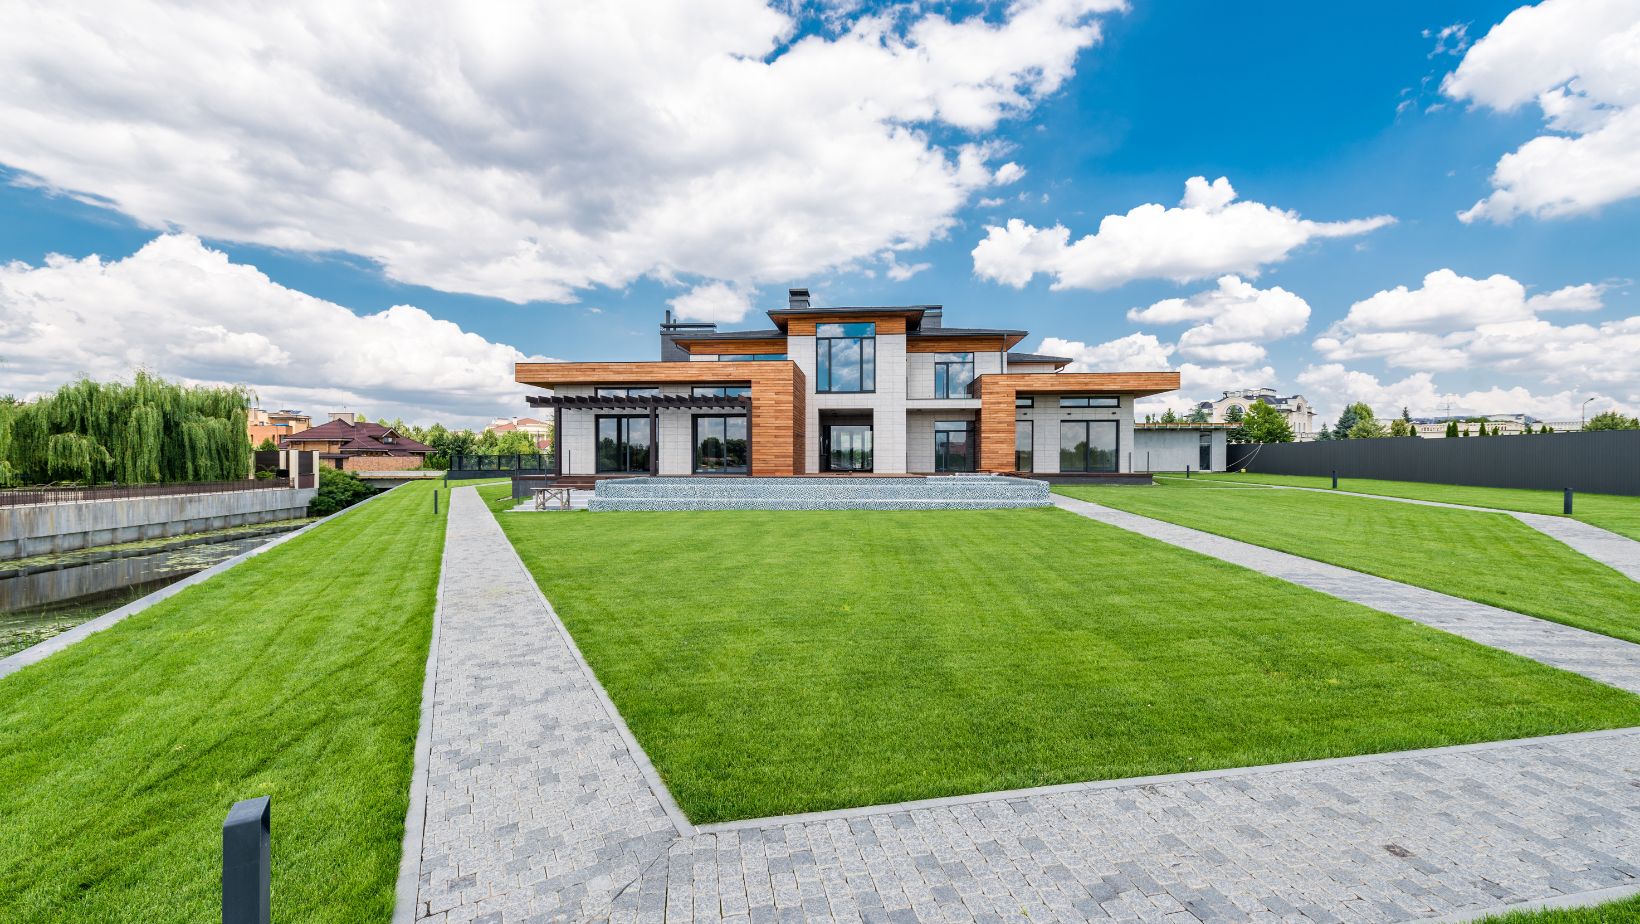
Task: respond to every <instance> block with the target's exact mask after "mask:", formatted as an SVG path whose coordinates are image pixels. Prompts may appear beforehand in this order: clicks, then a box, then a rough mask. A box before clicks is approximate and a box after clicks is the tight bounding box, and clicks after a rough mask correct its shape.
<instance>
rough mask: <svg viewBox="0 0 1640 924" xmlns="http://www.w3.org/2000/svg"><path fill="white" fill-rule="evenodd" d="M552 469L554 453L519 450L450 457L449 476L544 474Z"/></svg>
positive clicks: (479, 476)
mask: <svg viewBox="0 0 1640 924" xmlns="http://www.w3.org/2000/svg"><path fill="white" fill-rule="evenodd" d="M550 471H552V453H550V452H519V453H506V454H503V455H455V456H451V457H450V468H449V471H448V472H447V473H446V475H445V477H447V478H482V477H484V476H485V475H487V474H489V473H491V472H528V473H531V474H544V473H546V472H550Z"/></svg>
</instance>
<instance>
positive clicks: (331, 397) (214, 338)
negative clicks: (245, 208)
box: [0, 234, 543, 424]
mask: <svg viewBox="0 0 1640 924" xmlns="http://www.w3.org/2000/svg"><path fill="white" fill-rule="evenodd" d="M0 343H4V344H5V346H4V347H3V348H0V381H4V382H5V383H6V384H5V388H6V390H8V391H14V392H16V393H17V394H18V396H19V397H23V396H27V395H31V394H36V393H39V392H43V391H48V390H50V389H53V388H55V387H57V386H58V385H60V384H62V383H63V382H65V381H67V380H69V379H71V378H73V377H75V376H76V375H79V374H81V373H85V374H88V375H91V376H92V377H94V378H101V379H110V378H128V377H129V376H130V375H131V373H132V372H133V370H135V369H137V368H139V367H140V368H146V369H149V370H152V371H153V372H155V373H158V374H160V375H164V376H167V377H172V378H180V379H183V380H186V381H190V382H209V383H238V384H244V385H249V386H251V387H252V388H254V389H255V390H256V391H257V393H258V394H259V396H260V397H261V399H262V400H263V401H264V402H265V403H266V404H271V405H274V406H279V407H299V408H303V409H306V410H308V411H309V412H311V413H314V414H315V415H318V416H321V418H322V415H323V413H324V412H325V411H329V410H338V409H342V408H348V409H353V410H362V411H364V412H366V413H368V414H370V415H371V416H372V417H378V416H384V417H388V418H393V417H399V416H402V417H404V418H405V419H406V420H412V421H414V420H420V421H424V422H431V421H432V420H435V419H436V420H442V421H444V422H445V423H446V424H474V423H480V422H482V421H487V420H489V419H490V418H492V417H495V416H497V415H511V414H517V413H520V412H521V411H522V409H523V408H524V397H523V396H524V394H525V392H526V391H527V389H525V388H523V387H521V386H519V385H518V384H516V383H515V382H514V381H513V369H512V364H513V363H514V362H517V361H522V360H531V359H534V360H541V359H543V357H530V356H526V355H525V354H523V353H522V352H520V351H519V350H517V349H514V348H513V347H511V346H508V345H506V344H503V343H493V342H491V341H489V340H486V339H484V338H483V337H481V336H479V335H478V334H475V333H472V332H471V331H464V330H462V329H461V327H460V326H458V325H456V324H453V323H451V322H449V321H441V320H439V319H437V318H434V317H432V316H431V315H429V314H428V313H427V312H425V311H423V310H422V309H420V308H416V307H414V306H411V305H395V306H393V307H391V308H388V309H387V310H385V311H380V312H376V313H375V314H367V315H358V314H354V313H353V312H352V311H349V310H348V309H346V308H344V307H342V306H341V305H338V304H335V303H334V302H328V301H325V300H323V299H319V298H314V297H313V296H311V295H307V294H304V293H302V292H298V291H296V290H294V289H288V288H285V287H284V286H281V285H279V284H277V283H275V282H273V281H272V280H270V279H269V278H268V277H267V276H266V275H264V274H263V273H262V272H261V271H259V270H258V269H256V268H255V267H254V266H247V265H244V264H240V263H234V262H232V261H231V260H229V258H228V256H227V254H224V253H222V252H221V251H218V250H213V249H211V248H209V247H206V246H205V245H203V244H201V243H200V241H199V239H198V238H195V237H193V236H191V235H186V234H167V235H162V236H160V237H157V238H155V239H154V240H152V241H150V242H149V243H148V244H146V245H145V246H143V248H142V249H141V250H138V251H137V252H136V253H134V254H132V255H131V256H129V257H125V258H124V259H119V260H103V259H102V258H100V257H98V256H95V255H93V256H88V257H84V258H81V259H75V258H72V257H66V256H60V255H53V256H51V257H48V258H47V259H46V260H45V262H44V263H43V264H41V265H39V266H31V265H28V264H25V263H21V262H14V263H11V264H9V265H6V266H4V267H0Z"/></svg>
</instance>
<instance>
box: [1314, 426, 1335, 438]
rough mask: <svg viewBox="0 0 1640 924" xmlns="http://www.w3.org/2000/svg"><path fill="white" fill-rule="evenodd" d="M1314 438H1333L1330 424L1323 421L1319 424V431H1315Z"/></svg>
mask: <svg viewBox="0 0 1640 924" xmlns="http://www.w3.org/2000/svg"><path fill="white" fill-rule="evenodd" d="M1315 438H1316V439H1317V440H1330V439H1332V438H1333V432H1332V424H1328V423H1323V424H1322V425H1321V432H1320V433H1317V434H1316V435H1315Z"/></svg>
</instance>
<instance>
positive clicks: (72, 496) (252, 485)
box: [0, 478, 290, 507]
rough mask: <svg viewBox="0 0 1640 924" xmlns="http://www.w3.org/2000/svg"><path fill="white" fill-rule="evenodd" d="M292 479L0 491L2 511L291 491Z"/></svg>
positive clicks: (248, 479)
mask: <svg viewBox="0 0 1640 924" xmlns="http://www.w3.org/2000/svg"><path fill="white" fill-rule="evenodd" d="M289 487H290V479H289V478H255V479H251V478H247V479H245V480H244V481H196V482H188V483H179V484H132V485H99V486H97V487H94V488H18V489H15V490H4V491H0V507H20V506H23V505H25V504H69V503H74V502H76V501H91V500H109V499H112V498H119V497H169V496H171V495H174V494H221V493H223V492H225V491H263V490H268V489H271V488H289Z"/></svg>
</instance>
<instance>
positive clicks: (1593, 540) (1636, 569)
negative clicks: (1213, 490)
mask: <svg viewBox="0 0 1640 924" xmlns="http://www.w3.org/2000/svg"><path fill="white" fill-rule="evenodd" d="M1225 487H1233V488H1249V489H1253V490H1258V489H1270V490H1277V491H1315V492H1318V493H1322V494H1347V495H1349V496H1350V497H1365V498H1369V499H1371V500H1382V501H1393V502H1395V503H1398V504H1417V505H1419V506H1422V507H1449V508H1451V509H1453V510H1474V511H1478V512H1480V513H1499V514H1502V515H1504V516H1506V517H1514V518H1515V519H1517V520H1519V521H1521V522H1522V523H1525V524H1526V525H1527V526H1530V527H1532V528H1533V529H1535V530H1537V531H1538V532H1540V533H1543V534H1544V535H1545V536H1548V537H1549V538H1551V539H1554V540H1556V541H1558V542H1561V543H1564V544H1565V545H1568V546H1570V547H1571V548H1572V550H1573V551H1576V552H1579V553H1581V554H1583V555H1586V556H1588V557H1589V558H1592V559H1594V560H1595V561H1597V562H1600V563H1601V564H1603V565H1605V566H1607V567H1608V568H1612V569H1613V570H1615V571H1618V572H1619V573H1621V574H1622V575H1623V576H1625V577H1627V578H1628V579H1629V580H1631V581H1640V542H1636V541H1635V540H1633V539H1630V538H1629V537H1627V536H1624V535H1621V534H1619V533H1614V532H1612V531H1611V530H1609V529H1601V528H1600V527H1598V526H1595V525H1594V524H1592V523H1585V522H1583V521H1582V520H1574V519H1572V518H1571V517H1557V516H1549V515H1548V514H1543V513H1523V512H1521V511H1519V510H1503V509H1501V508H1498V507H1475V506H1472V505H1470V504H1449V503H1447V502H1445V501H1432V500H1420V499H1418V498H1413V497H1390V496H1388V495H1384V494H1363V493H1362V492H1360V491H1334V490H1332V489H1330V488H1306V487H1302V486H1300V485H1292V484H1259V483H1257V482H1251V481H1246V482H1236V483H1234V484H1226V485H1225Z"/></svg>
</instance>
